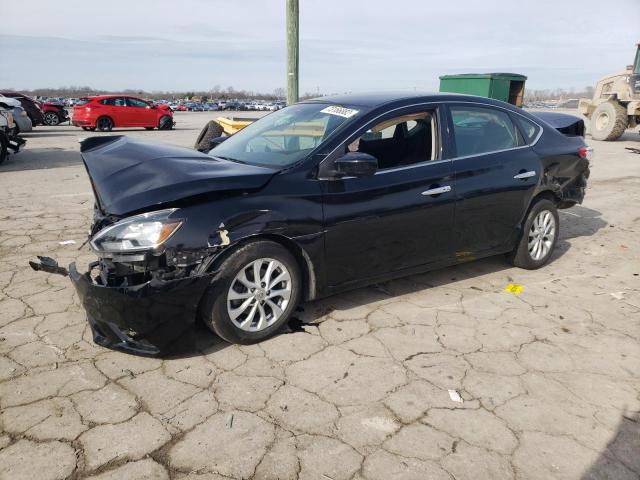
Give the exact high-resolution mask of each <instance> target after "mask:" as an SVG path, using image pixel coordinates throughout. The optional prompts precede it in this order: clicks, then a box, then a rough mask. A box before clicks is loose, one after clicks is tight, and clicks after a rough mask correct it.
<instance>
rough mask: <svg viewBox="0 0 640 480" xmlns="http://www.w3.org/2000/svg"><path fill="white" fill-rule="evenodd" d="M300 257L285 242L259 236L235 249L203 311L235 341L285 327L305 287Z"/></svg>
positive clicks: (210, 322)
mask: <svg viewBox="0 0 640 480" xmlns="http://www.w3.org/2000/svg"><path fill="white" fill-rule="evenodd" d="M300 278H301V277H300V269H299V267H298V263H297V261H296V259H295V258H294V257H293V255H291V253H290V252H289V251H288V250H287V249H285V248H284V247H282V246H281V245H280V244H278V243H275V242H271V241H258V242H252V243H250V244H248V245H245V246H243V247H241V248H239V249H238V250H236V251H235V252H233V253H232V254H231V255H230V256H229V257H228V258H227V259H226V260H225V261H224V262H223V263H222V265H221V266H220V275H219V276H218V277H217V278H216V280H215V281H214V283H213V284H212V286H211V287H209V289H208V290H207V292H206V293H205V297H204V299H203V303H202V310H201V312H202V317H203V319H204V321H205V323H206V324H207V326H208V327H209V328H211V329H212V330H213V331H214V332H215V333H216V334H217V335H219V336H220V337H222V338H223V339H224V340H226V341H228V342H231V343H242V344H250V343H256V342H259V341H261V340H264V339H266V338H268V337H270V336H272V335H274V334H275V333H277V332H278V330H280V328H281V327H282V326H283V325H284V324H285V323H286V322H287V321H288V319H289V318H290V316H291V314H292V312H293V311H294V309H295V307H296V305H297V303H298V301H299V299H300V291H301V282H300Z"/></svg>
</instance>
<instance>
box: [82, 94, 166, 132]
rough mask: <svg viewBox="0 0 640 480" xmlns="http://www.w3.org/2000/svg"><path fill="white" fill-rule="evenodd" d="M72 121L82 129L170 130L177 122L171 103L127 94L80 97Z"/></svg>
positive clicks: (106, 130) (105, 130)
mask: <svg viewBox="0 0 640 480" xmlns="http://www.w3.org/2000/svg"><path fill="white" fill-rule="evenodd" d="M71 123H72V124H73V125H75V126H76V127H82V129H83V130H91V131H93V130H96V129H98V130H99V131H101V132H108V131H110V130H111V129H113V128H120V127H144V128H146V129H147V130H153V129H154V128H158V129H159V130H171V129H172V128H173V125H174V122H173V112H172V111H171V109H170V108H169V106H167V105H155V104H153V103H149V102H147V101H145V100H141V99H139V98H135V97H129V96H125V95H97V96H95V97H85V98H81V99H80V100H79V101H78V102H77V103H76V104H75V105H74V107H73V116H72V117H71Z"/></svg>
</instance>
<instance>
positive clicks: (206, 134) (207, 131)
mask: <svg viewBox="0 0 640 480" xmlns="http://www.w3.org/2000/svg"><path fill="white" fill-rule="evenodd" d="M223 133H224V129H223V128H222V125H220V124H219V123H218V122H216V121H215V120H211V121H210V122H208V123H207V124H206V125H205V126H204V128H203V129H202V130H201V131H200V135H198V139H197V140H196V144H195V145H194V146H193V148H195V149H196V150H198V151H199V152H205V153H206V152H208V151H209V150H211V140H212V139H213V138H217V137H220V136H221V135H222V134H223Z"/></svg>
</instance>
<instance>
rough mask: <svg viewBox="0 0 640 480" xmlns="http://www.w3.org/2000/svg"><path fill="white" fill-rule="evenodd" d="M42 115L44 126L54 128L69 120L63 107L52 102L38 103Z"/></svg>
mask: <svg viewBox="0 0 640 480" xmlns="http://www.w3.org/2000/svg"><path fill="white" fill-rule="evenodd" d="M38 105H39V106H40V109H41V110H42V115H43V116H44V124H45V125H49V126H52V127H55V126H56V125H60V124H61V123H63V122H66V121H68V120H69V114H68V113H67V111H66V110H65V108H64V106H63V105H60V104H59V103H53V102H38Z"/></svg>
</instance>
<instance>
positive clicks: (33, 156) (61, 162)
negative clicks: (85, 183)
mask: <svg viewBox="0 0 640 480" xmlns="http://www.w3.org/2000/svg"><path fill="white" fill-rule="evenodd" d="M80 164H82V159H81V158H80V149H78V150H77V151H74V150H63V149H62V148H32V149H29V148H26V149H25V150H21V151H20V153H17V154H11V155H9V158H7V160H6V161H5V162H4V163H3V164H2V165H0V172H18V171H22V170H37V169H46V168H58V167H70V166H74V165H80Z"/></svg>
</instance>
